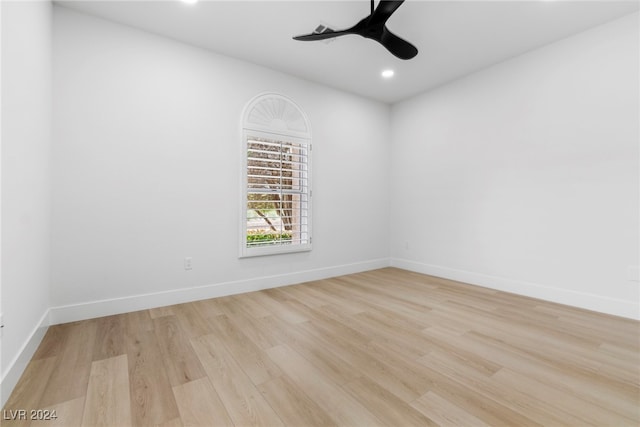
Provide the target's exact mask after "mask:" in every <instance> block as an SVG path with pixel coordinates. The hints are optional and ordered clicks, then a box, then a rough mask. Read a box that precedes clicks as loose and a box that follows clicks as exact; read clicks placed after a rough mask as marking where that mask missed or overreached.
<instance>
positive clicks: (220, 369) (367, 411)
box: [2, 268, 640, 427]
mask: <svg viewBox="0 0 640 427" xmlns="http://www.w3.org/2000/svg"><path fill="white" fill-rule="evenodd" d="M639 337H640V323H639V322H636V321H632V320H628V319H622V318H617V317H614V316H607V315H603V314H597V313H593V312H589V311H586V310H580V309H577V308H572V307H567V306H562V305H558V304H553V303H549V302H544V301H540V300H535V299H531V298H526V297H521V296H517V295H513V294H507V293H504V292H498V291H493V290H490V289H485V288H480V287H475V286H471V285H466V284H462V283H458V282H452V281H448V280H444V279H439V278H435V277H430V276H425V275H420V274H416V273H411V272H407V271H403V270H398V269H394V268H386V269H382V270H376V271H370V272H366V273H359V274H353V275H348V276H342V277H337V278H333V279H328V280H321V281H317V282H310V283H305V284H301V285H296V286H288V287H284V288H277V289H271V290H266V291H261V292H254V293H250V294H244V295H236V296H230V297H224V298H217V299H211V300H205V301H198V302H194V303H188V304H180V305H175V306H170V307H162V308H158V309H153V310H144V311H139V312H135V313H127V314H122V315H117V316H109V317H104V318H99V319H92V320H87V321H82V322H74V323H69V324H64V325H57V326H52V327H50V328H49V330H48V332H47V334H46V336H45V338H44V340H43V342H42V344H41V345H40V347H39V348H38V350H37V351H36V353H35V355H34V357H33V359H32V361H31V362H30V364H29V365H28V367H27V369H26V371H25V373H24V375H23V376H22V378H21V380H20V382H19V383H18V385H17V386H16V388H15V390H14V392H13V394H12V395H11V396H10V398H9V400H8V402H7V404H6V405H5V408H4V411H3V420H2V426H3V427H4V426H6V427H9V426H44V425H63V426H97V425H101V426H185V427H186V426H232V425H236V426H331V425H340V426H379V425H386V426H436V425H442V426H487V425H492V426H501V425H513V426H543V425H544V426H558V425H574V426H589V425H593V426H638V425H640V409H639V408H640V343H639ZM20 409H24V410H26V411H27V413H26V415H27V416H26V418H27V419H10V418H12V416H11V414H16V411H17V410H20ZM31 409H36V410H37V409H42V410H48V411H54V410H55V412H56V415H57V419H55V420H50V421H32V420H30V419H29V418H30V415H31V414H30V413H29V411H30V410H31ZM7 418H9V419H7Z"/></svg>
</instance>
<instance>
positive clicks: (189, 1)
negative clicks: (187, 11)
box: [180, 0, 198, 4]
mask: <svg viewBox="0 0 640 427" xmlns="http://www.w3.org/2000/svg"><path fill="white" fill-rule="evenodd" d="M180 1H182V3H186V4H196V3H198V0H180Z"/></svg>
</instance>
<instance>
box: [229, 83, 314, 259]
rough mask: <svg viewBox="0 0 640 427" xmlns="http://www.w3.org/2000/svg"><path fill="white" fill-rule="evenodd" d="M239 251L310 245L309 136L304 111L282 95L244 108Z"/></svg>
mask: <svg viewBox="0 0 640 427" xmlns="http://www.w3.org/2000/svg"><path fill="white" fill-rule="evenodd" d="M244 119H245V120H244V129H243V156H242V158H243V165H242V171H243V179H242V183H243V197H242V207H241V214H242V219H241V224H242V226H241V244H240V256H241V257H247V256H257V255H270V254H276V253H286V252H298V251H307V250H311V195H312V193H311V148H312V147H311V138H310V132H309V125H308V121H307V119H306V116H305V115H304V114H303V113H302V111H301V110H300V109H299V108H298V107H297V106H296V105H295V104H293V102H292V101H290V100H288V99H287V98H285V97H282V96H281V95H276V94H266V95H262V96H260V97H258V98H256V99H254V100H253V101H252V102H250V103H249V106H248V107H247V109H246V110H245V115H244Z"/></svg>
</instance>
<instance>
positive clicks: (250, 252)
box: [238, 243, 311, 258]
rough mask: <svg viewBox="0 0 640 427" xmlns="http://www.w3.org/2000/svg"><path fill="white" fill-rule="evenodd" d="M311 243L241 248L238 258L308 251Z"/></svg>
mask: <svg viewBox="0 0 640 427" xmlns="http://www.w3.org/2000/svg"><path fill="white" fill-rule="evenodd" d="M310 250H311V244H310V243H309V244H306V245H294V246H262V247H256V248H245V247H243V248H241V250H240V256H239V257H238V258H253V257H259V256H268V255H280V254H291V253H296V252H309V251H310Z"/></svg>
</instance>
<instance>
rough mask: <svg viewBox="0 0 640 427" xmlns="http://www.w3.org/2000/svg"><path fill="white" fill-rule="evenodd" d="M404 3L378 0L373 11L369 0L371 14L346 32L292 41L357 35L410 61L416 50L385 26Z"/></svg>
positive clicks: (335, 32) (325, 33) (295, 38)
mask: <svg viewBox="0 0 640 427" xmlns="http://www.w3.org/2000/svg"><path fill="white" fill-rule="evenodd" d="M402 3H404V0H395V1H393V0H388V1H386V0H380V2H379V3H378V7H377V8H375V9H374V7H373V0H371V14H370V15H369V16H367V17H365V18H363V19H361V20H360V22H358V23H357V24H356V25H354V26H353V27H351V28H348V29H346V30H339V31H333V30H327V31H323V32H320V33H311V34H305V35H301V36H295V37H293V39H294V40H301V41H314V40H324V39H330V38H333V37H339V36H346V35H348V34H357V35H359V36H362V37H365V38H368V39H372V40H375V41H377V42H378V43H380V44H381V45H382V46H384V47H385V48H386V49H387V50H388V51H389V52H391V53H392V54H394V55H395V56H397V57H398V58H400V59H411V58H413V57H414V56H416V55H417V54H418V49H416V47H415V46H414V45H412V44H411V43H409V42H408V41H406V40H404V39H402V38H400V37H398V36H396V35H395V34H393V33H392V32H391V31H389V29H388V28H387V26H386V23H387V20H389V18H390V17H391V15H393V13H394V12H395V11H396V9H398V8H399V7H400V5H402Z"/></svg>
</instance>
